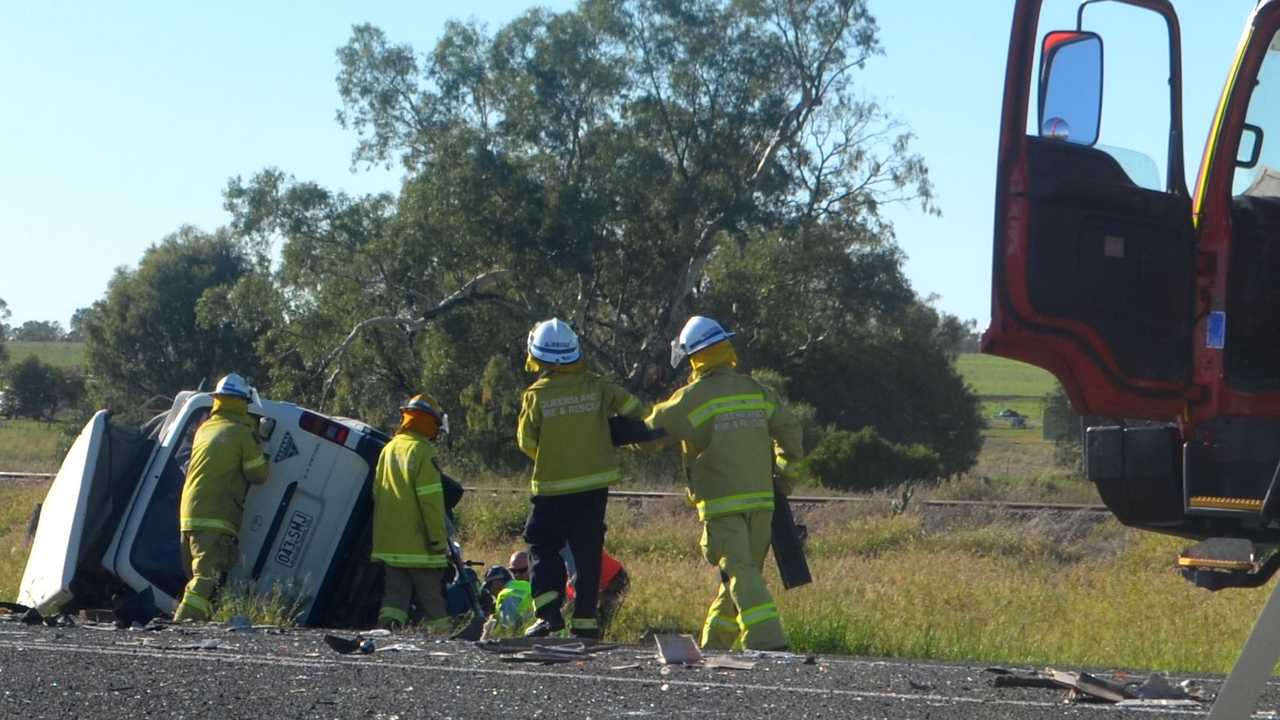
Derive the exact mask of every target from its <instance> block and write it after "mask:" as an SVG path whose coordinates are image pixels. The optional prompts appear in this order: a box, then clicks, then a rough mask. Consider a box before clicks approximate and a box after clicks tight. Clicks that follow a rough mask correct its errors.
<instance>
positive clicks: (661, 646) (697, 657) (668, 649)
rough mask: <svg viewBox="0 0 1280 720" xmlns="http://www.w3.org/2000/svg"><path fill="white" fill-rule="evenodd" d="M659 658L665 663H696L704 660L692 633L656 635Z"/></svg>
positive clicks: (654, 638)
mask: <svg viewBox="0 0 1280 720" xmlns="http://www.w3.org/2000/svg"><path fill="white" fill-rule="evenodd" d="M653 640H654V642H655V643H656V644H657V646H658V660H659V661H661V662H662V663H663V664H665V665H695V664H697V663H700V662H702V652H701V651H699V650H698V644H697V643H695V642H694V641H693V636H692V635H674V634H673V635H654V636H653Z"/></svg>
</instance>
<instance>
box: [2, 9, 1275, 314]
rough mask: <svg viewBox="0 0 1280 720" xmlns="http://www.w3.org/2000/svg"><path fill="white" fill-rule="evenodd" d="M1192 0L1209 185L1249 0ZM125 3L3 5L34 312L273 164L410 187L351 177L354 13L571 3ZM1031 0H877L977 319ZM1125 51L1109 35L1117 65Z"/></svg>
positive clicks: (923, 284)
mask: <svg viewBox="0 0 1280 720" xmlns="http://www.w3.org/2000/svg"><path fill="white" fill-rule="evenodd" d="M1175 4H1176V5H1177V6H1178V10H1179V13H1180V15H1181V16H1182V27H1183V35H1184V37H1183V46H1184V67H1185V70H1184V85H1185V105H1184V107H1185V117H1186V128H1187V133H1186V138H1187V148H1186V150H1187V153H1186V155H1187V167H1188V173H1189V174H1190V175H1191V176H1192V179H1193V178H1194V173H1195V168H1196V167H1197V166H1198V163H1199V157H1200V150H1201V146H1202V144H1203V142H1204V136H1205V133H1206V130H1207V126H1208V123H1209V120H1210V114H1211V112H1212V109H1213V105H1214V103H1215V102H1216V100H1217V96H1218V92H1219V90H1220V88H1221V83H1222V81H1223V79H1224V78H1225V75H1226V72H1227V69H1228V65H1229V62H1230V60H1231V55H1232V52H1233V50H1234V48H1235V44H1236V42H1237V40H1238V38H1239V34H1240V30H1241V28H1242V27H1243V24H1244V21H1245V18H1246V16H1247V14H1248V11H1249V9H1250V8H1251V7H1252V2H1250V0H1235V1H1234V2H1229V3H1228V2H1223V3H1218V2H1212V3H1210V2H1205V1H1204V0H1183V1H1182V2H1176V3H1175ZM116 5H117V4H107V3H91V2H88V1H87V0H86V1H84V2H78V3H71V2H58V1H56V0H50V1H48V2H41V3H10V4H8V5H6V6H5V7H4V8H3V9H0V68H4V79H5V82H4V84H3V88H4V104H3V105H4V112H0V248H2V249H3V251H4V259H3V261H2V262H0V298H4V299H5V300H6V301H8V303H9V306H10V309H11V310H12V311H13V321H14V322H16V323H19V324H20V323H22V322H23V321H26V320H58V321H60V322H62V323H63V324H64V325H65V324H66V323H67V321H68V319H69V318H70V316H71V313H72V312H73V311H74V310H75V309H76V308H78V307H83V306H86V305H90V304H92V303H93V301H95V300H97V299H99V298H100V297H102V294H103V292H104V291H105V289H106V285H107V281H108V279H109V278H110V276H111V273H112V271H113V269H114V268H116V267H118V266H121V265H134V264H136V263H137V261H138V259H139V258H140V257H141V255H142V252H143V251H144V250H145V249H146V247H147V246H149V245H150V244H152V243H154V242H156V241H158V240H160V239H161V238H163V237H164V236H165V235H167V234H168V233H170V232H172V231H173V230H175V229H176V228H178V227H179V226H180V225H182V224H184V223H186V224H192V225H196V226H198V227H202V228H205V229H213V228H215V227H217V226H219V225H221V224H224V223H225V222H226V220H227V217H226V214H225V212H224V211H223V210H222V197H221V191H222V189H223V187H224V186H225V184H226V181H227V179H228V178H229V177H232V176H234V175H245V176H247V175H250V174H252V173H254V172H256V171H257V170H259V169H261V168H264V167H267V166H276V167H279V168H281V169H282V170H284V171H285V172H288V173H291V174H293V175H295V176H297V177H298V178H301V179H309V180H315V181H318V182H320V183H322V184H324V185H327V186H331V187H336V188H341V189H345V190H347V191H349V192H354V193H363V192H375V191H381V190H394V189H395V188H396V187H398V183H399V175H398V172H397V171H396V170H392V171H383V170H375V171H372V172H370V171H358V172H354V173H353V172H352V171H351V169H350V154H351V150H352V148H353V147H354V144H355V136H354V135H353V134H352V133H350V132H348V131H345V130H343V129H342V128H340V127H338V125H337V123H336V121H335V120H334V112H335V110H336V109H337V107H338V96H337V91H336V88H335V85H334V75H335V74H336V72H337V65H336V62H335V59H334V50H335V49H336V48H337V47H339V46H340V45H342V44H343V43H345V41H346V40H347V38H348V36H349V34H350V28H351V25H352V24H354V23H358V22H365V21H368V22H373V23H374V24H376V25H379V26H380V27H382V28H383V29H384V30H386V31H387V33H388V35H389V36H390V38H391V39H392V40H393V41H395V42H408V43H410V44H412V45H414V47H415V48H417V49H419V50H426V49H428V48H429V47H431V45H432V44H433V43H434V42H435V40H436V38H437V37H438V36H439V33H440V32H441V29H442V27H443V24H444V21H445V20H446V19H447V18H450V17H466V16H473V17H477V18H479V19H481V20H483V21H485V22H488V23H489V24H490V25H491V26H495V25H497V24H500V23H501V22H503V21H505V20H507V19H509V18H511V17H514V16H515V15H517V14H518V13H519V12H521V11H522V10H523V9H524V8H526V7H530V6H533V5H546V6H550V7H553V8H565V7H569V6H571V5H572V3H570V2H564V1H561V2H545V1H544V2H519V1H515V0H510V1H503V2H499V1H497V0H486V1H485V2H479V3H471V4H465V5H464V4H455V3H443V2H413V3H407V2H372V1H371V2H364V3H359V4H358V5H357V4H356V3H341V4H338V3H329V2H320V1H317V2H309V3H247V2H239V1H237V2H223V3H214V4H208V3H206V4H192V3H169V2H133V3H127V4H126V3H120V4H118V5H120V6H127V7H116ZM1012 5H1013V3H1012V0H980V1H978V2H952V1H951V0H923V1H921V0H917V1H916V2H901V1H894V0H872V1H871V7H872V10H873V12H874V13H875V14H876V15H877V17H878V19H879V21H880V24H881V27H882V42H883V44H884V47H885V50H886V52H887V54H886V56H885V57H883V58H877V59H876V60H875V61H873V62H872V63H871V65H870V66H869V67H868V69H867V70H866V71H865V72H864V73H862V75H861V82H862V84H863V86H864V88H865V93H866V94H868V95H870V96H872V97H877V98H880V99H881V100H883V101H884V103H885V104H886V105H887V106H888V107H890V108H891V109H893V110H894V111H895V112H896V113H897V114H898V115H900V116H901V117H902V118H903V119H904V120H906V121H907V122H908V123H909V124H910V125H911V127H912V128H913V129H914V131H915V132H916V134H917V136H918V140H917V142H916V144H915V148H916V150H917V151H919V152H921V153H922V154H923V155H924V156H925V158H926V159H927V161H928V163H929V166H930V168H931V172H932V175H933V178H934V182H935V184H936V186H937V193H938V202H939V205H940V206H941V208H942V211H943V216H942V217H941V218H932V217H926V216H923V215H922V214H921V213H920V212H919V211H918V209H917V208H915V207H897V208H893V209H891V210H890V216H891V217H892V219H893V220H894V222H895V223H896V225H897V232H898V239H899V242H900V243H901V245H902V246H903V247H904V248H905V250H906V252H907V254H908V256H909V261H908V263H907V272H908V275H909V277H910V278H911V281H912V284H913V285H914V287H915V288H916V290H917V291H918V292H920V293H921V294H922V295H928V294H931V293H936V294H937V295H938V296H940V299H939V306H940V307H941V308H942V309H944V310H947V311H949V312H951V313H954V314H956V315H959V316H960V317H962V318H974V319H976V320H978V324H979V328H980V329H981V328H983V327H985V326H986V323H987V319H988V316H989V297H990V290H989V282H990V264H991V220H992V207H991V206H992V198H993V192H994V186H993V183H994V165H995V147H996V134H997V132H998V124H999V112H1000V93H1001V84H1002V82H1003V79H1004V61H1005V53H1006V49H1007V45H1008V33H1009V22H1010V11H1011V8H1012ZM1051 5H1052V7H1054V8H1057V9H1058V12H1057V14H1055V15H1053V16H1052V17H1054V18H1061V21H1049V22H1048V24H1052V25H1054V26H1056V27H1068V26H1070V25H1072V24H1073V22H1074V18H1073V16H1072V15H1071V9H1072V8H1074V5H1075V3H1074V2H1066V0H1053V2H1052V3H1051ZM1104 37H1106V34H1105V33H1104ZM1117 46H1118V44H1116V43H1111V44H1109V45H1108V56H1107V59H1106V62H1107V63H1108V73H1109V76H1108V77H1110V73H1111V72H1112V68H1113V67H1117V57H1113V54H1112V53H1113V50H1112V48H1113V47H1117ZM1114 52H1117V53H1118V52H1122V51H1119V50H1117V51H1114ZM1137 59H1138V60H1139V61H1141V60H1142V59H1141V58H1137ZM1107 101H1108V102H1110V101H1111V94H1110V93H1108V98H1107ZM1108 122H1111V120H1109V119H1108V118H1104V124H1106V123H1108ZM1142 122H1143V118H1142V111H1141V109H1138V108H1136V109H1135V111H1134V113H1133V114H1132V115H1131V116H1130V115H1126V114H1123V113H1121V114H1119V115H1118V119H1117V120H1115V121H1114V123H1113V125H1112V126H1111V127H1112V128H1113V129H1116V128H1119V129H1125V130H1128V131H1130V133H1131V134H1137V135H1142V134H1144V132H1146V130H1147V129H1146V128H1145V127H1144V126H1143V125H1142ZM1121 126H1123V127H1121ZM1146 134H1147V135H1150V134H1151V133H1149V132H1146Z"/></svg>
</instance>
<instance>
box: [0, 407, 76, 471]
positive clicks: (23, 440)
mask: <svg viewBox="0 0 1280 720" xmlns="http://www.w3.org/2000/svg"><path fill="white" fill-rule="evenodd" d="M62 428H63V426H62V425H61V424H59V423H44V422H37V421H35V420H16V419H15V420H0V472H42V473H51V472H57V471H58V466H60V465H61V464H62V456H63V454H64V453H65V452H66V450H67V448H68V447H70V445H71V441H72V440H73V439H74V438H72V437H68V436H66V435H64V434H63V432H62Z"/></svg>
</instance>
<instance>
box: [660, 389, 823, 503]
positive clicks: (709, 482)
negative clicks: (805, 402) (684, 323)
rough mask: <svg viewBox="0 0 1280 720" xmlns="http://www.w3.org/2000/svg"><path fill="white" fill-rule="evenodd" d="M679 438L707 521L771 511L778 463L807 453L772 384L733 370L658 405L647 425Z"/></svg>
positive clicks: (696, 500) (692, 490) (693, 489)
mask: <svg viewBox="0 0 1280 720" xmlns="http://www.w3.org/2000/svg"><path fill="white" fill-rule="evenodd" d="M646 422H648V424H649V425H650V427H654V428H662V429H664V430H666V431H667V433H668V434H669V435H670V436H671V437H673V438H675V439H677V440H680V443H681V450H682V454H683V457H684V467H685V474H686V476H687V479H688V483H689V489H690V494H691V495H692V497H693V501H694V504H695V505H696V506H697V508H698V517H699V518H700V519H702V520H706V519H707V518H711V517H717V516H720V515H729V514H733V513H742V512H749V511H752V510H772V509H773V465H774V453H775V445H774V441H776V443H777V446H776V452H777V454H778V458H777V460H778V464H779V465H782V466H785V465H786V463H788V462H795V461H796V460H799V459H800V458H801V457H802V456H803V455H804V448H803V445H802V444H801V428H800V423H799V421H798V420H796V418H795V416H794V415H792V414H791V411H790V410H788V409H787V407H786V405H784V404H783V403H782V401H781V400H780V398H779V397H778V394H777V393H776V392H775V391H774V390H773V389H772V388H769V387H767V386H764V385H761V384H760V383H758V382H756V381H755V380H753V379H752V378H751V377H750V376H749V375H746V374H744V373H740V372H738V371H737V370H735V369H733V368H732V367H730V366H728V365H723V366H720V367H716V368H712V369H710V370H708V371H706V372H705V373H704V374H702V375H700V376H699V377H698V378H697V379H696V380H694V381H693V382H691V383H689V384H688V385H685V386H684V387H682V388H680V389H679V390H677V391H676V392H675V394H673V395H672V396H671V397H670V398H669V399H668V400H667V401H666V402H662V403H659V404H658V405H656V406H654V408H653V412H652V413H651V414H650V415H649V418H648V420H647V421H646Z"/></svg>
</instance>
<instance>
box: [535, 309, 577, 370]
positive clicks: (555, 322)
mask: <svg viewBox="0 0 1280 720" xmlns="http://www.w3.org/2000/svg"><path fill="white" fill-rule="evenodd" d="M528 349H529V354H530V355H532V356H534V357H535V358H537V359H538V360H541V361H542V362H545V363H551V364H552V365H568V364H570V363H575V362H578V360H579V359H580V358H581V357H582V349H581V348H580V347H579V346H578V334H577V333H575V332H574V331H573V328H571V327H569V324H568V323H566V322H565V321H563V320H561V319H560V318H551V319H550V320H543V321H542V322H540V323H538V324H537V325H534V326H533V330H532V331H530V332H529V348H528Z"/></svg>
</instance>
